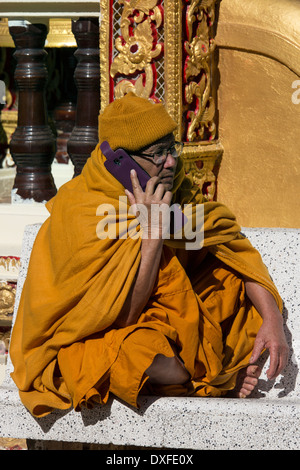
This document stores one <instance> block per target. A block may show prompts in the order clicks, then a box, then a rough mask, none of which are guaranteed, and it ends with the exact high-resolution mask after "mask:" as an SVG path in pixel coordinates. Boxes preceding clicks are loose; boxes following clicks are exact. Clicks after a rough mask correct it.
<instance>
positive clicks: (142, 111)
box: [99, 92, 177, 151]
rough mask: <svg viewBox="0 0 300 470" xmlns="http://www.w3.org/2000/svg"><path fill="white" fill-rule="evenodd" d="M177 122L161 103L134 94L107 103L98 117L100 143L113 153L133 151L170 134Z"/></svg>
mask: <svg viewBox="0 0 300 470" xmlns="http://www.w3.org/2000/svg"><path fill="white" fill-rule="evenodd" d="M176 127H177V124H176V122H175V121H174V120H173V119H172V118H171V117H170V115H169V114H168V112H167V111H166V109H165V107H164V105H163V104H162V103H153V102H151V101H149V100H147V99H145V98H140V97H139V96H136V95H135V94H134V93H133V92H130V93H128V94H127V95H125V96H123V97H122V98H119V99H116V100H115V101H113V102H112V103H110V104H109V105H108V106H107V107H106V108H105V109H104V111H103V112H102V113H101V114H100V115H99V141H100V144H101V143H102V142H103V141H105V140H107V141H108V143H109V145H110V147H111V148H112V149H113V150H115V149H117V148H124V149H126V150H130V151H136V150H139V149H141V148H143V147H146V146H148V145H150V144H152V143H153V142H155V141H156V140H158V139H161V138H162V137H164V136H166V135H167V134H170V133H171V132H173V131H174V130H175V129H176Z"/></svg>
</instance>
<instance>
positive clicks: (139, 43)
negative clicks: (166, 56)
mask: <svg viewBox="0 0 300 470" xmlns="http://www.w3.org/2000/svg"><path fill="white" fill-rule="evenodd" d="M119 3H120V4H122V5H124V9H123V11H122V16H121V22H120V28H121V36H120V37H118V38H117V39H116V40H115V48H116V50H117V51H118V53H119V54H118V55H117V56H116V57H115V58H114V60H113V62H112V64H111V68H110V76H111V77H112V78H115V77H116V76H118V75H125V76H133V75H134V74H136V73H138V72H143V73H144V76H143V75H140V76H139V77H138V78H137V79H136V80H135V81H133V80H128V79H123V80H120V81H119V83H118V84H117V85H116V86H115V90H114V91H115V97H116V98H120V97H121V96H124V95H125V94H126V93H128V91H134V92H135V93H136V94H137V95H138V96H141V97H143V98H149V97H150V95H151V92H152V89H153V83H154V73H153V59H155V58H157V57H159V56H160V55H161V53H162V47H163V45H162V44H158V43H156V39H155V35H154V34H153V25H154V23H155V25H156V28H158V27H159V26H160V25H161V23H162V14H161V10H160V8H159V7H158V5H157V3H158V1H157V0H148V1H144V2H141V1H140V0H132V1H125V0H120V1H119ZM134 26H135V27H134Z"/></svg>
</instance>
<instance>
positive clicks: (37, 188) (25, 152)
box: [9, 24, 56, 202]
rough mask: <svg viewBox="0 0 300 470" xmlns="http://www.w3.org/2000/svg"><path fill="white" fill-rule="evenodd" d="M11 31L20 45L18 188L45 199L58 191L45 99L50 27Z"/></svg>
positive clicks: (14, 150)
mask: <svg viewBox="0 0 300 470" xmlns="http://www.w3.org/2000/svg"><path fill="white" fill-rule="evenodd" d="M9 32H10V34H11V36H12V38H13V40H14V43H15V46H16V51H15V53H14V57H15V59H16V60H17V66H16V71H15V81H16V84H17V87H18V92H19V101H18V125H17V128H16V130H15V132H14V134H13V136H12V139H11V143H10V147H11V154H12V157H13V160H14V162H15V163H16V167H17V173H16V178H15V182H14V189H17V194H18V195H19V196H21V198H22V199H29V198H30V199H31V198H32V199H34V200H35V201H36V202H42V201H44V200H49V199H50V198H51V197H53V196H54V195H55V194H56V187H55V184H54V180H53V177H52V174H51V164H52V161H53V159H54V155H55V148H56V144H55V137H54V135H53V133H52V131H51V129H50V127H49V125H48V117H47V109H46V99H45V87H46V82H47V77H48V73H47V68H46V66H45V58H46V56H47V52H46V51H45V50H44V44H45V40H46V37H47V27H46V26H45V25H44V24H26V25H22V26H11V27H10V28H9Z"/></svg>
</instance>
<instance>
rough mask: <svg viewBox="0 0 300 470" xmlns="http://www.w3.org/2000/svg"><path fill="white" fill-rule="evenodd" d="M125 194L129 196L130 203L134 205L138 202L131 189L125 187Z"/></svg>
mask: <svg viewBox="0 0 300 470" xmlns="http://www.w3.org/2000/svg"><path fill="white" fill-rule="evenodd" d="M125 194H126V196H127V197H128V200H129V204H130V205H131V206H133V205H134V204H135V203H136V200H135V197H134V195H133V194H132V193H131V192H130V191H128V189H125Z"/></svg>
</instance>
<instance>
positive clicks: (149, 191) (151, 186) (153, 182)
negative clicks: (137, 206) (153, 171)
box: [145, 176, 159, 196]
mask: <svg viewBox="0 0 300 470" xmlns="http://www.w3.org/2000/svg"><path fill="white" fill-rule="evenodd" d="M158 181H159V178H158V176H152V178H150V179H149V181H148V182H147V185H146V189H145V194H146V195H147V196H152V195H153V194H154V193H155V190H156V186H157V183H158ZM158 186H159V185H158Z"/></svg>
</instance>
